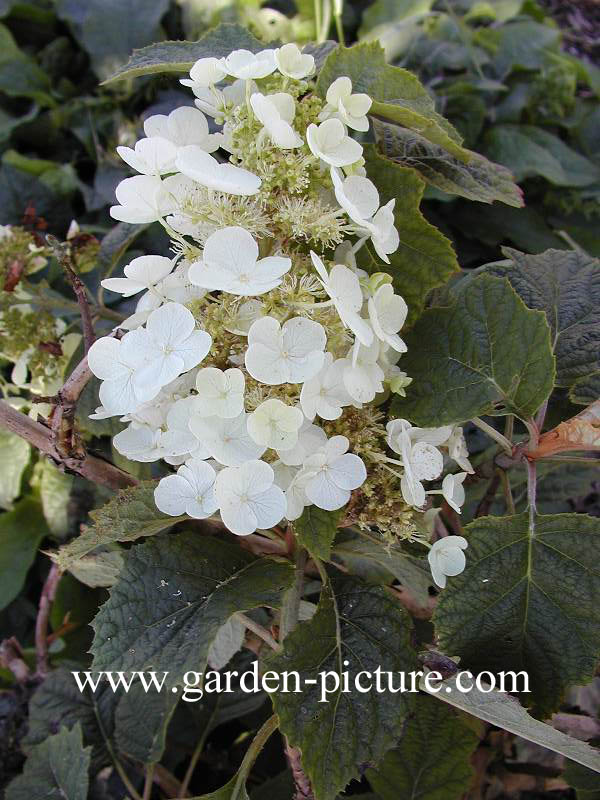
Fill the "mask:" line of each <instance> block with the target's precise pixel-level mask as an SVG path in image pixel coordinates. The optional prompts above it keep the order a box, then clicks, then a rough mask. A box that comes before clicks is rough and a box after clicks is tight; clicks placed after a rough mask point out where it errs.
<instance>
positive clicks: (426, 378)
mask: <svg viewBox="0 0 600 800" xmlns="http://www.w3.org/2000/svg"><path fill="white" fill-rule="evenodd" d="M405 341H406V345H407V347H408V352H407V353H406V355H404V356H403V357H402V369H403V370H405V371H406V372H407V373H408V374H409V375H410V376H411V377H412V379H413V382H412V384H411V385H410V387H409V388H408V391H407V393H406V394H407V397H406V398H399V397H398V398H396V399H395V400H394V403H393V406H392V410H393V413H394V415H395V416H398V417H406V418H407V419H410V420H411V421H412V422H413V423H414V424H416V425H434V426H435V425H447V424H449V423H452V422H462V421H464V420H467V419H470V418H472V417H478V416H481V415H482V414H491V415H504V414H516V415H517V416H518V417H520V418H521V419H527V418H529V417H531V416H532V415H533V414H534V413H535V412H536V410H537V409H538V408H539V407H540V406H541V404H542V403H543V402H544V400H546V398H547V397H548V396H549V394H550V392H551V391H552V387H553V385H554V369H555V368H554V356H553V355H552V349H551V345H550V328H549V327H548V323H547V321H546V318H545V316H544V314H543V313H542V312H540V311H532V310H530V309H528V308H527V307H526V306H525V304H524V303H523V301H522V300H521V298H520V297H519V296H518V295H517V294H516V292H515V291H514V290H513V289H512V287H511V285H510V284H509V282H508V281H507V280H506V279H503V278H495V277H492V276H491V275H480V276H478V277H477V278H476V279H475V280H473V281H472V282H470V283H469V286H468V288H467V289H465V291H463V292H461V293H460V294H459V296H458V297H457V299H456V302H455V303H454V305H452V306H450V307H445V308H431V309H429V310H428V311H426V312H425V313H424V314H423V315H422V316H421V318H420V319H419V321H418V322H417V324H416V325H415V327H414V328H413V329H412V331H410V332H409V333H408V334H407V336H406V337H405Z"/></svg>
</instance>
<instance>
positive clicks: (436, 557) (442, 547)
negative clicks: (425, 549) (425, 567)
mask: <svg viewBox="0 0 600 800" xmlns="http://www.w3.org/2000/svg"><path fill="white" fill-rule="evenodd" d="M468 546H469V543H468V542H467V540H466V539H465V537H464V536H444V538H443V539H438V540H437V542H434V543H433V545H432V547H431V550H430V551H429V553H428V554H427V560H428V561H429V566H430V568H431V574H432V576H433V580H434V581H435V583H436V584H437V585H438V586H439V587H440V589H443V588H444V587H445V586H446V576H450V577H453V576H454V575H460V573H461V572H462V571H463V570H464V568H465V565H466V563H467V560H466V558H465V554H464V552H463V551H464V550H466V548H467V547H468Z"/></svg>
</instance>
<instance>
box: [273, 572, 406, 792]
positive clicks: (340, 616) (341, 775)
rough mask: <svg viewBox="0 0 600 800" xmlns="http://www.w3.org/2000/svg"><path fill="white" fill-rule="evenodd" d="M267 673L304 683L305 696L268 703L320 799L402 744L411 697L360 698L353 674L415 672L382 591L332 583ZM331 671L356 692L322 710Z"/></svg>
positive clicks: (397, 618)
mask: <svg viewBox="0 0 600 800" xmlns="http://www.w3.org/2000/svg"><path fill="white" fill-rule="evenodd" d="M344 662H347V663H346V664H345V663H344ZM264 666H265V669H269V670H271V669H273V670H276V671H277V672H283V671H286V670H288V671H292V670H297V671H298V673H299V674H300V676H301V679H302V681H303V689H304V691H303V692H302V693H300V694H295V693H293V692H289V693H283V692H281V693H276V694H273V695H271V699H272V701H273V707H274V709H275V712H276V713H277V715H278V717H279V723H280V729H281V732H282V733H283V734H284V735H285V736H286V737H287V739H288V741H289V742H290V744H291V745H292V746H293V747H298V748H299V749H300V751H301V753H302V766H303V769H304V771H305V773H306V774H307V776H308V777H309V779H310V782H311V785H312V788H313V791H314V793H315V797H316V800H334V798H335V797H336V795H337V794H338V792H339V791H341V790H342V789H344V787H345V786H346V784H347V783H348V782H349V781H350V780H351V779H352V778H355V777H357V776H358V775H359V774H360V772H361V770H362V768H363V767H364V765H365V764H375V763H377V762H378V761H379V759H380V758H381V757H382V756H383V755H384V753H385V752H386V751H387V750H388V749H389V748H390V747H391V746H392V745H393V744H394V743H395V741H396V740H397V739H398V737H399V735H400V732H401V730H402V723H403V720H404V718H405V716H406V713H407V711H408V709H409V702H410V697H411V695H407V694H401V693H399V694H390V693H389V692H387V691H385V692H382V693H379V692H377V691H375V690H373V691H369V692H366V693H361V692H358V691H357V690H356V688H354V683H353V680H354V676H355V675H356V673H358V672H359V671H361V670H369V671H372V672H374V671H375V670H376V669H377V667H380V668H381V670H382V671H384V672H385V671H390V672H397V671H405V672H407V673H409V672H411V671H412V670H415V669H418V667H417V661H416V654H415V652H414V650H413V649H412V646H411V644H410V621H409V617H408V615H407V614H406V612H405V611H404V609H403V608H401V607H400V606H399V604H398V603H397V602H396V601H395V600H394V599H393V598H391V597H390V596H389V595H388V594H387V593H386V591H385V590H384V589H383V588H381V587H379V586H374V585H372V584H367V583H364V582H363V581H361V580H360V579H358V578H353V577H346V576H342V577H339V576H333V577H332V578H331V581H330V585H328V586H326V587H325V588H324V589H323V591H322V594H321V600H320V602H319V605H318V608H317V611H316V613H315V615H314V616H313V617H312V619H311V620H309V621H307V622H301V623H300V624H299V625H298V627H297V628H296V629H295V630H294V631H292V632H291V633H290V634H288V635H287V636H286V638H285V641H284V645H283V652H281V653H276V654H269V655H268V656H267V657H266V658H265V665H264ZM330 670H331V671H333V672H334V673H337V674H338V675H339V674H341V673H342V672H344V671H346V670H347V671H348V673H349V674H350V688H351V691H350V692H347V693H345V692H342V691H337V692H336V693H334V694H333V693H332V694H330V695H328V700H329V702H327V703H320V702H319V699H320V691H321V690H320V686H319V683H320V681H319V673H320V672H321V671H324V672H328V671H330ZM396 677H397V676H396ZM306 679H315V683H316V685H314V686H311V685H307V684H306V682H305V681H306ZM384 685H386V684H385V683H384ZM329 687H330V688H333V679H332V681H331V682H330V683H329Z"/></svg>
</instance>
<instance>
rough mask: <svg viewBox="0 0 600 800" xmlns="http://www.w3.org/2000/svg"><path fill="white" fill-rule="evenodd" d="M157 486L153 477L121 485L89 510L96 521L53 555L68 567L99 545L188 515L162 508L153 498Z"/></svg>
mask: <svg viewBox="0 0 600 800" xmlns="http://www.w3.org/2000/svg"><path fill="white" fill-rule="evenodd" d="M155 487H156V483H155V482H154V481H147V482H144V483H140V484H138V486H134V487H131V488H128V489H122V490H121V491H120V492H119V493H118V494H117V495H115V497H113V498H111V499H110V500H109V501H108V503H105V504H104V505H103V506H101V507H100V508H97V509H95V510H94V511H90V517H91V519H92V523H93V524H92V525H90V526H87V527H86V528H85V529H84V531H83V533H82V534H81V535H80V536H78V537H77V538H76V539H73V541H71V542H69V544H67V545H65V546H64V547H61V548H60V550H59V551H58V553H56V554H55V555H54V560H55V561H56V563H57V564H58V566H59V567H60V569H61V570H67V569H69V568H70V567H71V566H72V565H73V564H75V563H76V562H77V560H78V559H80V558H81V557H82V556H85V555H87V554H88V553H91V551H92V550H95V548H96V547H99V546H100V545H106V544H112V543H113V542H132V541H134V540H135V539H139V538H141V537H142V536H154V535H155V534H157V533H160V532H161V531H164V530H165V529H166V528H170V527H171V526H173V525H175V523H176V522H181V521H182V520H185V519H188V517H186V516H185V515H183V516H181V517H170V516H169V515H168V514H163V513H162V512H161V511H159V510H158V509H157V508H156V503H155V502H154V489H155Z"/></svg>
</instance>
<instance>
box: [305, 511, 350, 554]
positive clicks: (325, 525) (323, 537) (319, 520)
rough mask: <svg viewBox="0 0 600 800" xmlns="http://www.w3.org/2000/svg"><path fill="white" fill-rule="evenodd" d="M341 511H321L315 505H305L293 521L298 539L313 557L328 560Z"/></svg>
mask: <svg viewBox="0 0 600 800" xmlns="http://www.w3.org/2000/svg"><path fill="white" fill-rule="evenodd" d="M342 513H343V512H342V511H323V509H321V508H318V507H317V506H307V507H306V508H305V509H304V511H303V512H302V516H301V517H300V518H299V519H297V520H296V521H295V522H294V531H295V532H296V536H297V538H298V541H299V542H300V544H301V545H302V546H303V547H305V548H306V549H307V550H308V552H309V553H310V554H311V556H313V558H320V559H321V560H322V561H329V558H330V556H331V545H332V544H333V540H334V539H335V534H336V531H337V526H338V522H339V521H340V519H341V517H342Z"/></svg>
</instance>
